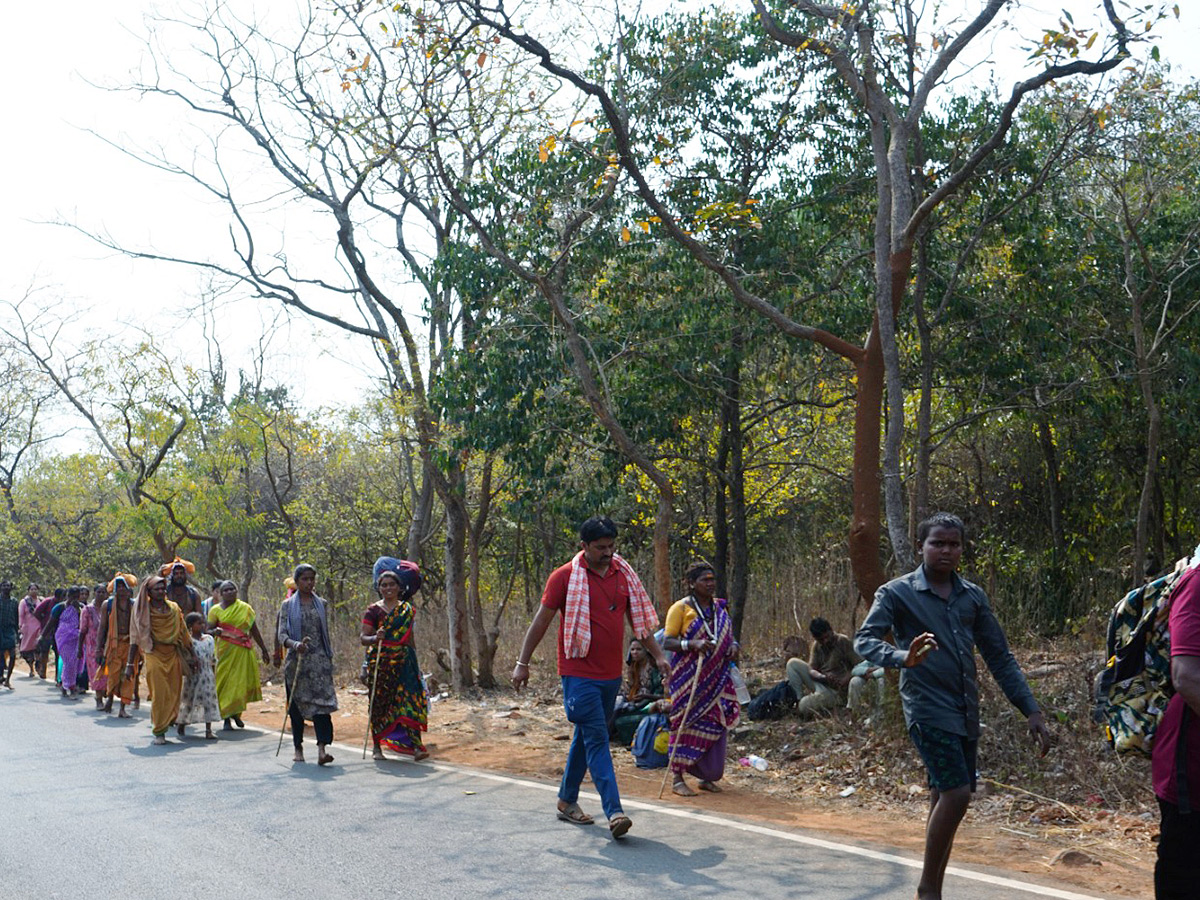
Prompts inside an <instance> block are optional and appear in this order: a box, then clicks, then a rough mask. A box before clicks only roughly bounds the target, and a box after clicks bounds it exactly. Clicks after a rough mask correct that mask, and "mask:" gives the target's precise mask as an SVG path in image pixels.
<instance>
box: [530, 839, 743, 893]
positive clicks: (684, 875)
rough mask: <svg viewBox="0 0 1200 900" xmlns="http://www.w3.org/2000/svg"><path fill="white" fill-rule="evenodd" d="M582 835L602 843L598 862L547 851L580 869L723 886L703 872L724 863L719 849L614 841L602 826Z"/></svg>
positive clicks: (684, 884)
mask: <svg viewBox="0 0 1200 900" xmlns="http://www.w3.org/2000/svg"><path fill="white" fill-rule="evenodd" d="M579 833H581V834H582V833H589V834H594V835H595V836H596V839H597V840H598V841H602V842H603V844H602V845H601V847H600V849H599V851H598V853H599V857H600V858H599V859H597V857H596V856H595V855H593V854H574V853H568V852H565V851H562V850H549V851H548V852H549V853H550V854H551V855H552V856H560V857H562V858H563V859H565V860H570V861H572V862H573V863H575V864H576V865H577V866H580V867H586V866H596V865H600V866H606V867H608V868H610V869H615V870H618V871H620V872H625V873H631V872H632V873H639V874H643V875H649V876H653V877H655V878H658V877H662V876H663V875H665V876H666V877H668V878H670V880H671V881H672V882H673V883H674V884H677V885H679V886H681V887H704V888H720V887H722V884H721V882H719V881H717V880H716V879H714V878H710V877H709V876H708V875H706V874H704V873H703V871H701V870H703V869H711V868H714V867H716V866H719V865H721V864H722V863H723V862H725V857H726V853H725V851H724V850H722V849H721V848H720V847H716V846H711V847H702V848H697V849H695V850H690V851H687V852H683V851H680V850H676V849H675V848H674V847H672V846H671V845H670V844H665V843H663V842H662V841H656V840H654V839H653V838H644V837H636V836H634V835H632V834H630V835H629V836H628V837H625V838H623V839H622V840H621V841H614V840H613V839H612V838H611V837H610V836H609V835H608V829H606V828H603V827H601V828H596V829H580V832H579Z"/></svg>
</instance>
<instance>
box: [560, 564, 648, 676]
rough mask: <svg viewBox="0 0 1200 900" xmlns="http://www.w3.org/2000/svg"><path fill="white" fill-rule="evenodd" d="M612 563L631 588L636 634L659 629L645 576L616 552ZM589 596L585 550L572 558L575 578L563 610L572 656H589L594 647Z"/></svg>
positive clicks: (569, 584)
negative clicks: (647, 591) (640, 574)
mask: <svg viewBox="0 0 1200 900" xmlns="http://www.w3.org/2000/svg"><path fill="white" fill-rule="evenodd" d="M612 564H613V565H614V566H616V567H617V570H618V571H619V572H620V573H621V574H622V575H624V576H625V583H626V585H628V587H629V617H630V619H631V621H632V622H633V636H634V637H636V638H639V639H640V638H644V637H646V636H647V635H650V634H653V633H654V632H655V631H656V630H657V629H658V613H657V612H656V611H655V609H654V603H653V602H652V601H651V600H650V595H649V594H647V593H646V588H645V587H644V586H643V585H642V579H640V578H638V576H637V572H635V571H633V566H631V565H629V563H627V562H625V560H624V559H622V558H621V557H620V555H618V554H616V553H614V554H613V558H612ZM591 610H592V607H591V602H590V598H589V597H588V577H587V563H586V562H584V559H583V551H582V550H581V551H579V553H578V554H576V556H575V558H574V559H573V560H571V578H570V580H569V581H568V582H567V602H566V606H565V607H564V609H563V649H564V650H565V652H566V654H567V658H568V659H581V658H582V657H585V656H587V655H588V650H589V649H591V646H592V614H591Z"/></svg>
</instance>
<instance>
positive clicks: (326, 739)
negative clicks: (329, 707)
mask: <svg viewBox="0 0 1200 900" xmlns="http://www.w3.org/2000/svg"><path fill="white" fill-rule="evenodd" d="M288 718H290V719H291V720H292V744H293V745H294V746H295V748H296V749H297V750H299V749H300V747H301V746H302V745H303V744H304V714H303V713H301V712H300V709H299V708H298V707H297V706H296V704H295V703H292V704H291V705H289V706H288ZM312 723H313V731H315V732H316V733H317V743H318V744H332V743H333V719H331V718H330V717H329V713H320V714H319V715H315V716H313V719H312Z"/></svg>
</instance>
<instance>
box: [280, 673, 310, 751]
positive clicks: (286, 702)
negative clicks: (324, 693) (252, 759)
mask: <svg viewBox="0 0 1200 900" xmlns="http://www.w3.org/2000/svg"><path fill="white" fill-rule="evenodd" d="M292 653H294V654H295V656H296V671H295V672H293V673H292V689H291V690H290V691H288V692H287V696H286V697H284V698H283V724H282V725H280V726H279V746H277V747H276V748H275V755H276V756H278V755H279V751H280V750H282V749H283V732H284V729H286V728H287V722H288V712H289V711H290V710H291V708H292V703H293V700H292V698H293V697H294V696H296V682H298V681H299V680H300V665H301V664H302V663H303V662H304V654H303V653H298V652H297V651H295V650H293V651H292Z"/></svg>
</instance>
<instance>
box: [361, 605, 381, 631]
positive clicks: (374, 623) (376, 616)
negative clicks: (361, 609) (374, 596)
mask: <svg viewBox="0 0 1200 900" xmlns="http://www.w3.org/2000/svg"><path fill="white" fill-rule="evenodd" d="M382 613H383V610H382V609H380V608H379V607H378V606H376V605H375V604H374V603H372V604H371V605H370V606H368V607H367V611H366V612H365V613H363V624H364V625H370V626H371V627H372V628H373V629H375V630H376V631H378V630H379V622H380V620H381V619H382V617H383V616H382Z"/></svg>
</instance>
